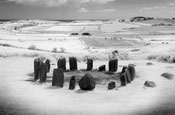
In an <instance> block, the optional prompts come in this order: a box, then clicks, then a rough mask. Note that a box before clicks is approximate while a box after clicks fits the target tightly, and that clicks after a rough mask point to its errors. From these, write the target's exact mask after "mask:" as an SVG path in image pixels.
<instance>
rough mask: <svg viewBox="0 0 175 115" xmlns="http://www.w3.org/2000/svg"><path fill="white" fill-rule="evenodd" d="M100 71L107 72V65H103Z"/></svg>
mask: <svg viewBox="0 0 175 115" xmlns="http://www.w3.org/2000/svg"><path fill="white" fill-rule="evenodd" d="M98 70H99V71H106V65H102V66H100V67H99V69H98Z"/></svg>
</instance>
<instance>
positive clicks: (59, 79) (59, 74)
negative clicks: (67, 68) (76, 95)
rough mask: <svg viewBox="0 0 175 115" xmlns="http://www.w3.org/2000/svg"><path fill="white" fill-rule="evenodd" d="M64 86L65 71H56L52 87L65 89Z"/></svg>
mask: <svg viewBox="0 0 175 115" xmlns="http://www.w3.org/2000/svg"><path fill="white" fill-rule="evenodd" d="M63 84H64V73H63V69H54V71H53V79H52V86H59V87H63Z"/></svg>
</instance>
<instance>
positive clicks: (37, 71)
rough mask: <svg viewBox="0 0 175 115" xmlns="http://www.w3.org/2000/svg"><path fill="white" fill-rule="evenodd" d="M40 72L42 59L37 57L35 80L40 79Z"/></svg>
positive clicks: (35, 61)
mask: <svg viewBox="0 0 175 115" xmlns="http://www.w3.org/2000/svg"><path fill="white" fill-rule="evenodd" d="M39 73H40V59H39V58H36V59H35V60H34V74H35V77H34V80H35V81H36V80H38V79H39Z"/></svg>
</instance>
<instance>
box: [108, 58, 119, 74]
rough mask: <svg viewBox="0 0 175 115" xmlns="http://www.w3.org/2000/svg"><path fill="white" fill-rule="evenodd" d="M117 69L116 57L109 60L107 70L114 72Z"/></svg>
mask: <svg viewBox="0 0 175 115" xmlns="http://www.w3.org/2000/svg"><path fill="white" fill-rule="evenodd" d="M117 69H118V59H115V60H110V61H109V71H111V72H115V71H117Z"/></svg>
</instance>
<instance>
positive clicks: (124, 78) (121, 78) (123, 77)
mask: <svg viewBox="0 0 175 115" xmlns="http://www.w3.org/2000/svg"><path fill="white" fill-rule="evenodd" d="M120 82H121V86H126V85H127V78H126V73H123V74H122V75H121V77H120Z"/></svg>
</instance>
